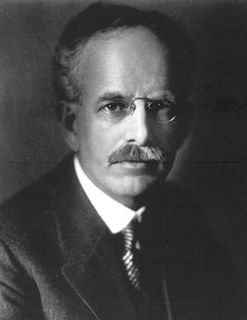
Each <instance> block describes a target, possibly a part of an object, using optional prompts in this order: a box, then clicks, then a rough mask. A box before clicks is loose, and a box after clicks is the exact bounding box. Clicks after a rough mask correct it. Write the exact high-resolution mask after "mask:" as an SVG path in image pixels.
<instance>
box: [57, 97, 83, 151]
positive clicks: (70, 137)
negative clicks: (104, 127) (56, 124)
mask: <svg viewBox="0 0 247 320" xmlns="http://www.w3.org/2000/svg"><path fill="white" fill-rule="evenodd" d="M76 110H77V105H76V104H74V103H68V102H64V103H63V105H62V118H61V122H62V124H63V133H64V137H65V141H66V142H67V145H68V146H69V148H70V149H71V150H73V151H75V152H76V151H78V148H79V144H78V133H77V128H76Z"/></svg>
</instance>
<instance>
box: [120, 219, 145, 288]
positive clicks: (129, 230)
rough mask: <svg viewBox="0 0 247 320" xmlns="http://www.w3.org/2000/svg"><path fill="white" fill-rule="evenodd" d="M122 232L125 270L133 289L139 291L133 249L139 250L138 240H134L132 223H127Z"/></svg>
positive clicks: (138, 278) (138, 274) (138, 275)
mask: <svg viewBox="0 0 247 320" xmlns="http://www.w3.org/2000/svg"><path fill="white" fill-rule="evenodd" d="M122 233H123V237H124V247H125V250H124V254H123V256H122V261H123V263H124V266H125V269H126V271H127V275H128V278H129V280H130V283H131V284H132V285H133V287H134V288H135V289H137V290H138V291H140V292H141V286H140V271H139V269H138V267H137V265H136V263H135V257H134V252H135V249H136V250H140V244H139V242H136V243H135V241H134V231H133V225H132V224H129V225H128V226H127V227H126V228H125V229H123V231H122ZM134 245H135V247H134Z"/></svg>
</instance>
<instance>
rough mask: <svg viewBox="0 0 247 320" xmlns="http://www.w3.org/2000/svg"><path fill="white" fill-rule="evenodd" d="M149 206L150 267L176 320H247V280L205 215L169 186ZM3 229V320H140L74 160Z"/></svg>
mask: <svg viewBox="0 0 247 320" xmlns="http://www.w3.org/2000/svg"><path fill="white" fill-rule="evenodd" d="M146 200H147V207H148V209H147V213H145V215H144V219H143V227H142V230H143V232H142V235H143V239H144V242H145V241H146V244H147V246H146V247H147V248H148V249H147V250H149V253H150V255H149V256H148V258H147V259H146V262H147V264H148V263H149V262H150V264H155V265H156V267H157V266H160V267H162V270H163V271H162V272H163V273H162V277H165V278H166V283H167V290H168V293H169V299H170V306H171V311H172V315H173V318H172V319H173V320H182V319H186V320H190V319H191V320H209V319H222V320H223V319H224V320H227V319H233V320H236V319H246V318H247V314H246V315H244V316H243V318H241V316H242V315H243V309H242V307H239V306H237V307H236V305H237V303H239V301H240V299H239V297H238V296H237V292H238V290H239V288H240V282H239V278H238V277H237V276H236V275H235V270H234V269H233V268H232V266H231V264H230V263H229V261H228V260H227V258H226V255H225V253H224V252H223V251H222V250H221V249H219V248H218V247H217V246H215V244H214V243H213V242H212V240H211V239H210V233H209V231H208V229H207V228H206V227H205V226H206V224H205V222H204V221H203V218H202V216H201V215H200V212H199V209H198V207H197V206H195V205H194V204H193V202H192V201H191V200H190V199H189V198H188V196H185V195H184V194H183V193H182V192H180V191H177V190H176V188H174V187H169V186H168V187H165V188H164V189H163V191H162V194H161V191H159V193H157V192H153V193H150V194H149V195H148V196H147V198H146ZM0 226H1V230H0V319H6V320H7V319H13V320H14V319H15V320H24V319H25V320H28V319H33V320H39V319H49V320H51V319H52V320H55V319H58V320H65V319H73V320H76V319H80V320H82V319H83V320H95V319H100V320H113V319H114V320H115V319H116V320H126V319H128V320H135V319H136V315H135V310H134V306H133V301H132V299H131V295H130V290H129V287H128V285H127V282H126V278H124V275H123V273H122V272H121V270H120V269H121V268H120V265H119V264H118V262H117V259H116V255H115V254H114V252H113V247H112V241H114V240H112V237H111V235H110V233H109V232H108V230H107V228H106V227H105V225H104V223H103V222H102V221H101V219H100V218H99V216H98V215H97V213H96V212H95V211H94V209H93V207H92V205H91V204H90V202H89V200H88V198H87V197H86V195H85V194H84V192H83V191H82V189H81V187H80V185H79V183H78V181H77V178H76V176H75V173H74V169H73V165H72V157H71V156H70V157H68V159H66V160H65V161H64V162H63V163H62V164H61V165H60V166H59V167H58V168H56V169H55V170H53V171H52V172H51V173H49V174H47V175H46V176H45V177H43V178H42V179H41V180H39V181H38V182H36V183H35V184H34V185H33V186H31V187H29V188H27V189H26V190H24V191H22V192H21V193H19V194H18V195H16V196H15V197H14V199H12V200H10V201H8V202H7V203H5V204H4V205H3V207H2V210H1V216H0ZM154 278H155V277H154ZM149 282H150V283H152V273H151V274H150V275H149ZM236 297H237V299H236ZM154 318H155V317H152V316H151V318H150V319H151V320H153V319H154Z"/></svg>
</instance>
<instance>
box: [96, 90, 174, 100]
mask: <svg viewBox="0 0 247 320" xmlns="http://www.w3.org/2000/svg"><path fill="white" fill-rule="evenodd" d="M126 98H127V99H131V97H128V96H127V97H126V96H123V95H122V94H121V93H120V92H119V91H113V92H105V93H104V94H103V95H102V96H101V97H99V99H98V103H101V102H103V101H109V100H111V101H114V100H124V99H126ZM137 98H147V99H150V100H152V99H153V100H160V99H167V100H170V101H172V102H176V98H175V96H174V94H173V93H172V92H171V91H170V90H169V89H167V90H165V92H163V93H162V94H161V95H160V96H159V97H158V96H157V97H153V98H152V97H150V98H149V97H137Z"/></svg>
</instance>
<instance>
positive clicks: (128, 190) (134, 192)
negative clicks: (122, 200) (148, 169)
mask: <svg viewBox="0 0 247 320" xmlns="http://www.w3.org/2000/svg"><path fill="white" fill-rule="evenodd" d="M156 181H157V177H153V176H144V177H125V178H124V179H123V181H121V182H120V181H119V184H118V187H116V189H115V190H116V191H117V192H118V193H119V195H122V196H127V197H138V196H140V195H142V194H143V193H145V192H146V191H147V190H148V189H150V188H152V186H153V185H154V184H155V182H156Z"/></svg>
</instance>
